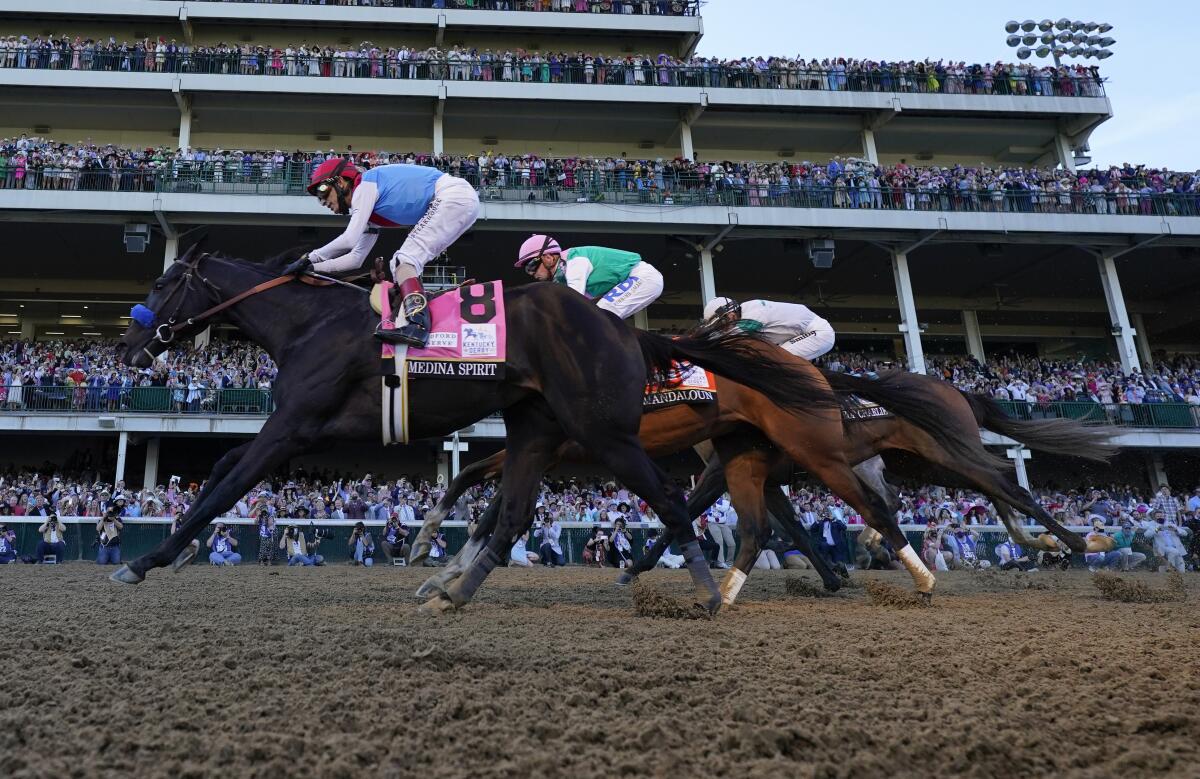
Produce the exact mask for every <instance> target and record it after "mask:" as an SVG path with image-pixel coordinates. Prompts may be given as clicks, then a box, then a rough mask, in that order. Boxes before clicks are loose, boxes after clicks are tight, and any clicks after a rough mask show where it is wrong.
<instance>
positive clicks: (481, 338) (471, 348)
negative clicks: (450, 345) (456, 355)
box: [462, 323, 497, 357]
mask: <svg viewBox="0 0 1200 779" xmlns="http://www.w3.org/2000/svg"><path fill="white" fill-rule="evenodd" d="M496 354H497V351H496V325H495V324H492V323H486V324H479V325H463V326H462V355H463V357H495V356H496Z"/></svg>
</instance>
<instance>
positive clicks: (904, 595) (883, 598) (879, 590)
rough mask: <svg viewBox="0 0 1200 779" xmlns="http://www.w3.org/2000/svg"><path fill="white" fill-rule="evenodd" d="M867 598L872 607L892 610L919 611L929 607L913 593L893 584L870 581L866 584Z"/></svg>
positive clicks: (927, 602)
mask: <svg viewBox="0 0 1200 779" xmlns="http://www.w3.org/2000/svg"><path fill="white" fill-rule="evenodd" d="M866 589H867V597H868V598H870V599H871V605H872V606H884V607H887V608H892V609H920V608H925V607H926V606H928V605H929V601H927V600H925V598H923V597H921V596H920V595H918V594H917V593H915V592H910V591H909V590H906V589H903V588H901V587H897V586H896V585H894V584H888V583H887V582H881V581H877V580H875V579H870V580H868V581H867V582H866Z"/></svg>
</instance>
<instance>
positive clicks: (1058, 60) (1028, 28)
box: [1004, 16, 1117, 67]
mask: <svg viewBox="0 0 1200 779" xmlns="http://www.w3.org/2000/svg"><path fill="white" fill-rule="evenodd" d="M1112 29H1113V26H1112V25H1111V24H1109V23H1108V22H1085V21H1082V20H1079V19H1074V20H1072V19H1069V18H1067V17H1065V16H1064V17H1062V18H1061V19H1058V20H1057V21H1051V20H1050V19H1042V20H1041V21H1040V22H1035V21H1034V20H1032V19H1026V20H1025V21H1023V22H1018V21H1016V20H1010V21H1008V22H1005V24H1004V31H1005V32H1006V33H1008V37H1007V38H1005V43H1007V44H1008V45H1009V46H1010V47H1011V48H1014V49H1016V50H1017V57H1018V58H1019V59H1023V60H1024V59H1029V57H1030V56H1035V55H1036V56H1037V57H1038V58H1039V59H1045V58H1046V57H1053V58H1054V66H1055V67H1060V66H1061V65H1062V58H1063V57H1081V58H1083V59H1093V58H1094V59H1098V60H1103V59H1108V58H1109V57H1111V56H1112V55H1113V53H1112V51H1111V47H1112V45H1113V44H1114V43H1116V42H1117V41H1116V39H1115V38H1111V37H1107V36H1104V37H1101V36H1103V35H1104V33H1107V32H1109V31H1111V30H1112ZM1034 30H1039V31H1040V33H1035V32H1034ZM1022 33H1024V34H1022ZM1038 44H1040V45H1038ZM1035 46H1036V48H1033V47H1035Z"/></svg>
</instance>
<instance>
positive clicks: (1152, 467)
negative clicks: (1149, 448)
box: [1146, 452, 1171, 492]
mask: <svg viewBox="0 0 1200 779" xmlns="http://www.w3.org/2000/svg"><path fill="white" fill-rule="evenodd" d="M1146 470H1147V471H1149V472H1150V486H1151V487H1153V488H1154V491H1155V492H1158V490H1159V488H1160V487H1169V486H1171V485H1170V483H1169V482H1168V481H1167V470H1166V468H1164V467H1163V457H1162V453H1161V452H1146Z"/></svg>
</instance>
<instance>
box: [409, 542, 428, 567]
mask: <svg viewBox="0 0 1200 779" xmlns="http://www.w3.org/2000/svg"><path fill="white" fill-rule="evenodd" d="M429 546H430V545H429V544H428V543H427V542H424V541H421V542H418V543H416V544H414V545H413V548H412V549H410V550H408V564H409V565H420V564H421V563H423V562H425V558H426V557H429Z"/></svg>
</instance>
